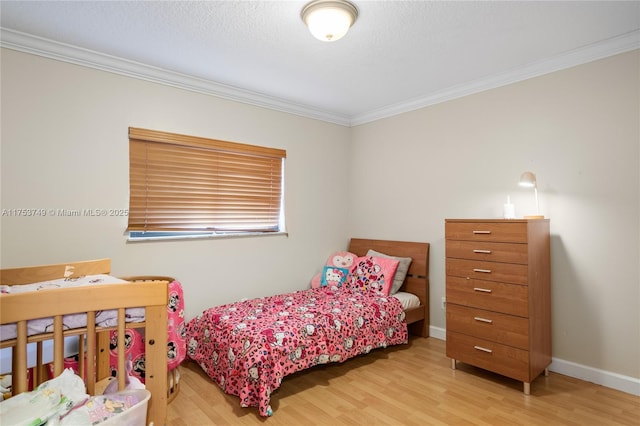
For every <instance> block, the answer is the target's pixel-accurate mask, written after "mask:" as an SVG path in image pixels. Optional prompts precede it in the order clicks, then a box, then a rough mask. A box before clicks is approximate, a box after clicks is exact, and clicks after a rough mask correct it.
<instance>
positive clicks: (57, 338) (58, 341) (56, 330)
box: [53, 315, 64, 377]
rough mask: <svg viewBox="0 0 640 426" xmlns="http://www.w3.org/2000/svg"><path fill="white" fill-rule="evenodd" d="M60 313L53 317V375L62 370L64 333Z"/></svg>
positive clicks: (57, 374) (58, 373)
mask: <svg viewBox="0 0 640 426" xmlns="http://www.w3.org/2000/svg"><path fill="white" fill-rule="evenodd" d="M62 331H63V329H62V315H56V316H54V317H53V375H54V376H56V377H58V376H59V375H60V374H62V371H63V370H64V335H63V333H62Z"/></svg>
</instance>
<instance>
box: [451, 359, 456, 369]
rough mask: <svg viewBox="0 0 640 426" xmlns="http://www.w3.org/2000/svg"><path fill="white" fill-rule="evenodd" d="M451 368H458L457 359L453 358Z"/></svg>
mask: <svg viewBox="0 0 640 426" xmlns="http://www.w3.org/2000/svg"><path fill="white" fill-rule="evenodd" d="M451 369H452V370H455V369H456V360H455V358H451Z"/></svg>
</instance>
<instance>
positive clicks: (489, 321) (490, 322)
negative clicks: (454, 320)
mask: <svg viewBox="0 0 640 426" xmlns="http://www.w3.org/2000/svg"><path fill="white" fill-rule="evenodd" d="M473 319H474V320H476V321H480V322H486V323H487V324H492V323H493V320H490V319H486V318H482V317H474V318H473Z"/></svg>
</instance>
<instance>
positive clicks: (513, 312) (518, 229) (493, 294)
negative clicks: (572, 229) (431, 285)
mask: <svg viewBox="0 0 640 426" xmlns="http://www.w3.org/2000/svg"><path fill="white" fill-rule="evenodd" d="M549 246H550V241H549V219H445V252H446V301H447V305H446V310H447V312H446V323H447V326H446V327H447V343H446V347H447V356H448V357H449V358H451V367H452V368H453V369H455V368H456V362H458V361H459V362H463V363H467V364H470V365H474V366H476V367H480V368H483V369H486V370H490V371H493V372H495V373H498V374H501V375H504V376H507V377H510V378H512V379H516V380H519V381H521V382H523V390H524V393H525V394H527V395H528V394H529V393H530V391H531V388H530V385H531V382H532V381H533V380H534V379H535V378H536V377H538V376H539V375H540V374H545V375H547V374H548V367H549V364H551V286H550V255H549Z"/></svg>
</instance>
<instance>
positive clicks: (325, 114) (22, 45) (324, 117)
mask: <svg viewBox="0 0 640 426" xmlns="http://www.w3.org/2000/svg"><path fill="white" fill-rule="evenodd" d="M0 31H1V33H0V47H4V48H7V49H12V50H17V51H20V52H25V53H30V54H33V55H38V56H43V57H46V58H50V59H55V60H59V61H63V62H68V63H72V64H76V65H81V66H86V67H89V68H94V69H98V70H102V71H107V72H111V73H115V74H119V75H124V76H127V77H133V78H137V79H141V80H145V81H149V82H153V83H158V84H163V85H167V86H171V87H176V88H179V89H184V90H189V91H192V92H197V93H202V94H206V95H211V96H216V97H219V98H223V99H228V100H231V101H236V102H241V103H245V104H249V105H254V106H258V107H262V108H268V109H272V110H276V111H281V112H285V113H289V114H294V115H299V116H302V117H307V118H311V119H315V120H320V121H325V122H329V123H334V124H338V125H341V126H346V127H351V126H357V125H360V124H366V123H369V122H372V121H376V120H380V119H383V118H387V117H392V116H394V115H398V114H403V113H405V112H410V111H414V110H417V109H420V108H424V107H427V106H431V105H435V104H438V103H441V102H446V101H450V100H453V99H458V98H461V97H464V96H468V95H472V94H475V93H479V92H483V91H485V90H490V89H495V88H497V87H501V86H506V85H508V84H512V83H516V82H519V81H523V80H526V79H529V78H533V77H538V76H541V75H544V74H548V73H551V72H555V71H560V70H563V69H566V68H570V67H574V66H576V65H581V64H584V63H587V62H591V61H595V60H598V59H603V58H606V57H608V56H613V55H616V54H619V53H624V52H628V51H631V50H635V49H640V30H636V31H632V32H630V33H627V34H623V35H621V36H618V37H614V38H611V39H608V40H604V41H601V42H598V43H594V44H591V45H589V46H585V47H582V48H579V49H575V50H572V51H569V52H565V53H563V54H561V55H557V56H555V57H553V58H550V59H547V60H543V61H538V62H534V63H531V64H529V65H525V66H523V67H519V68H516V69H514V70H511V71H508V72H504V73H499V74H495V75H493V76H490V77H488V78H483V79H480V80H476V81H473V82H470V83H465V84H461V85H458V86H454V87H451V88H448V89H445V90H441V91H438V92H435V93H432V94H429V95H426V96H421V97H417V98H414V99H410V100H408V101H403V102H400V103H397V104H394V105H390V106H388V107H384V108H379V109H376V110H372V111H368V112H366V113H363V114H357V115H355V116H351V117H350V116H346V115H342V114H337V113H334V112H330V111H324V110H320V109H316V108H312V107H309V106H306V105H301V104H297V103H294V102H290V101H287V100H284V99H280V98H276V97H273V96H267V95H264V94H261V93H257V92H253V91H249V90H245V89H242V88H238V87H234V86H229V85H225V84H221V83H216V82H213V81H210V80H205V79H201V78H197V77H192V76H189V75H186V74H181V73H177V72H173V71H169V70H165V69H162V68H158V67H153V66H150V65H146V64H142V63H139V62H134V61H130V60H127V59H122V58H118V57H116V56H111V55H106V54H104V53H99V52H95V51H92V50H88V49H83V48H80V47H77V46H73V45H70V44H65V43H60V42H56V41H53V40H49V39H46V38H42V37H37V36H34V35H31V34H27V33H22V32H19V31H14V30H10V29H7V28H0Z"/></svg>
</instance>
